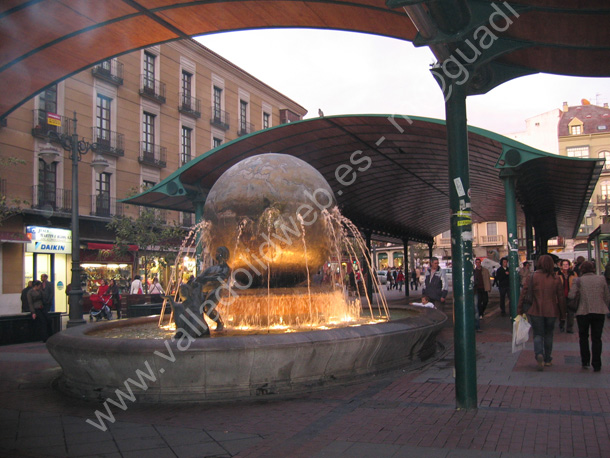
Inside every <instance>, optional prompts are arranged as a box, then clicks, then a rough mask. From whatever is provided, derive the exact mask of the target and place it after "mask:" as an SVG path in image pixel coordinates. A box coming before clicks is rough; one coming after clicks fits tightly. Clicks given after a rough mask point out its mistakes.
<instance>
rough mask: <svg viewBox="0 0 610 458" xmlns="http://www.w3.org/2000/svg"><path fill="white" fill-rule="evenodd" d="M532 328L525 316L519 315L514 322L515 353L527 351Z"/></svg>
mask: <svg viewBox="0 0 610 458" xmlns="http://www.w3.org/2000/svg"><path fill="white" fill-rule="evenodd" d="M531 327H532V325H531V324H529V321H527V317H526V316H525V315H518V316H517V317H516V318H515V321H514V322H513V353H516V352H518V351H521V350H524V349H525V342H527V341H528V339H529V335H530V328H531Z"/></svg>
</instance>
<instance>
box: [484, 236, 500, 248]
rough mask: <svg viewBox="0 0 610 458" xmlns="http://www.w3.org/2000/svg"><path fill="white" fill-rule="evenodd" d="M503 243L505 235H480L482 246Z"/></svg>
mask: <svg viewBox="0 0 610 458" xmlns="http://www.w3.org/2000/svg"><path fill="white" fill-rule="evenodd" d="M503 244H504V236H503V235H481V236H480V237H479V245H481V246H499V245H503Z"/></svg>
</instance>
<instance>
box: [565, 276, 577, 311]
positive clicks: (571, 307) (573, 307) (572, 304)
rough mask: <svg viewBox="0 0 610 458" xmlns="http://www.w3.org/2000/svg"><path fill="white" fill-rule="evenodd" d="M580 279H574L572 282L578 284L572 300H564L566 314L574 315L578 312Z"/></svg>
mask: <svg viewBox="0 0 610 458" xmlns="http://www.w3.org/2000/svg"><path fill="white" fill-rule="evenodd" d="M579 280H580V279H579V278H576V279H575V280H574V284H576V282H578V291H577V292H576V294H575V295H574V298H572V299H569V298H566V307H567V308H568V312H571V313H576V312H577V311H578V306H579V305H580V281H579Z"/></svg>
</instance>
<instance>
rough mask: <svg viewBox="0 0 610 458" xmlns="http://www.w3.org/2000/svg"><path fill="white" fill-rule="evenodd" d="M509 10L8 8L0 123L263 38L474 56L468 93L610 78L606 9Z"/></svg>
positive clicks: (565, 2) (435, 2)
mask: <svg viewBox="0 0 610 458" xmlns="http://www.w3.org/2000/svg"><path fill="white" fill-rule="evenodd" d="M506 5H508V3H507V2H491V1H488V0H385V1H384V0H309V1H288V0H274V1H262V0H249V1H245V0H243V1H240V0H230V1H229V0H225V1H223V0H207V1H206V0H191V1H188V0H183V1H176V0H138V1H134V0H108V1H90V0H53V1H52V0H38V1H31V0H6V1H3V2H0V118H2V117H4V116H6V115H7V114H8V113H10V112H11V111H12V110H14V109H15V108H16V107H17V106H19V105H20V104H22V103H23V102H25V101H26V100H28V99H29V98H30V97H32V96H33V95H34V94H36V93H38V92H40V91H41V90H42V89H44V88H45V87H47V86H50V85H52V84H54V83H56V82H58V81H60V80H62V79H64V78H66V77H68V76H70V75H72V74H74V73H77V72H79V71H82V70H83V69H85V68H87V67H89V66H91V65H92V64H94V63H96V62H100V61H102V60H105V59H108V58H110V57H113V56H117V55H120V54H123V53H127V52H129V51H132V50H134V49H138V48H143V47H146V46H150V45H153V44H157V43H162V42H166V41H171V40H176V39H181V38H186V37H190V36H196V35H202V34H207V33H215V32H222V31H229V30H243V29H253V28H270V27H307V28H323V29H337V30H350V31H357V32H364V33H371V34H377V35H383V36H388V37H394V38H397V39H401V40H408V41H413V42H415V43H416V45H429V46H430V47H431V49H432V50H433V52H434V53H435V54H436V57H437V58H438V60H439V62H440V63H444V62H446V61H448V60H450V59H451V58H452V57H453V58H454V59H455V58H458V57H459V55H460V52H461V53H462V54H464V55H465V56H466V57H467V60H468V59H470V57H471V56H472V55H473V51H474V52H476V53H479V56H478V58H477V59H476V62H475V63H474V64H473V67H476V71H470V72H469V73H470V75H473V74H475V75H476V77H474V78H470V81H469V82H468V84H469V86H470V87H469V93H482V92H485V91H487V90H489V89H491V88H492V87H494V86H495V85H497V84H500V83H501V82H502V81H506V80H507V79H510V78H514V77H516V76H519V75H524V74H528V73H536V72H549V73H558V74H565V75H581V76H608V75H610V59H609V58H608V57H609V55H608V52H609V50H610V28H609V27H608V24H609V23H610V5H609V4H608V2H607V1H606V0H587V1H586V2H575V1H573V0H512V1H511V2H510V10H509V9H508V7H507V6H506ZM494 8H496V9H494ZM498 8H499V9H500V12H498V11H497V9H498ZM503 15H504V16H503ZM492 19H493V22H492V21H491V20H492ZM482 27H484V28H485V29H482ZM418 30H419V34H418ZM473 70H475V69H474V68H473Z"/></svg>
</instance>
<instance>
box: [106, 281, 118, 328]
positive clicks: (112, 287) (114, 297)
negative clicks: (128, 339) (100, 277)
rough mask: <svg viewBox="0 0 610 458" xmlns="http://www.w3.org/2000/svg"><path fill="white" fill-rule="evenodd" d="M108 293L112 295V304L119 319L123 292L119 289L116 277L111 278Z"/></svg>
mask: <svg viewBox="0 0 610 458" xmlns="http://www.w3.org/2000/svg"><path fill="white" fill-rule="evenodd" d="M108 294H110V295H111V296H112V305H114V308H115V310H116V317H117V319H119V318H121V293H120V290H119V285H118V283H117V282H116V280H115V279H114V278H111V279H110V285H109V287H108Z"/></svg>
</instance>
